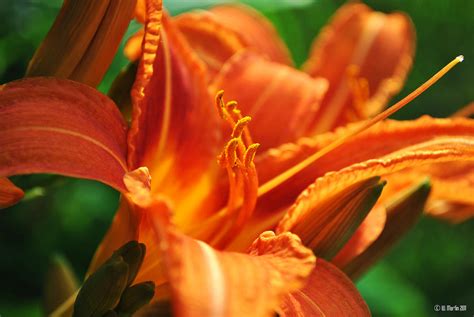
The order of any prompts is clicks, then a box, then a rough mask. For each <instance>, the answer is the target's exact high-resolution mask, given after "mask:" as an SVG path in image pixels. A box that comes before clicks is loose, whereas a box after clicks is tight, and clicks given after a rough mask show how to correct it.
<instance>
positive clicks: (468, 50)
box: [0, 0, 474, 317]
mask: <svg viewBox="0 0 474 317" xmlns="http://www.w3.org/2000/svg"><path fill="white" fill-rule="evenodd" d="M221 2H224V1H218V0H187V1H185V0H181V1H173V0H168V1H165V4H166V7H167V9H168V10H169V11H170V12H171V14H178V13H180V12H183V11H186V10H189V9H191V8H195V7H201V8H205V7H206V6H209V5H212V4H216V3H221ZM243 2H245V3H248V4H251V5H252V6H254V7H255V8H257V9H258V10H260V11H261V12H263V13H264V14H265V15H266V16H267V17H269V18H270V19H271V20H272V21H273V22H274V24H275V25H276V27H277V29H278V31H279V32H280V34H281V35H282V37H283V38H284V39H285V41H286V42H287V44H288V46H289V48H290V50H291V52H292V54H293V57H294V59H295V62H296V63H297V64H298V65H299V64H301V63H302V62H303V61H304V60H305V58H306V55H307V52H308V50H309V48H310V45H311V42H312V39H313V38H314V36H315V35H317V34H318V31H319V30H320V29H321V27H322V26H323V25H324V24H325V23H326V22H327V20H328V18H329V17H330V16H331V15H332V14H333V13H334V12H335V10H336V9H337V8H338V7H339V6H340V5H341V4H343V1H336V0H254V1H252V0H247V1H243ZM365 2H366V3H367V4H369V5H370V6H372V7H373V8H375V9H377V10H381V11H386V12H388V11H394V10H397V11H404V12H406V13H408V14H409V15H410V16H411V17H412V19H413V22H414V24H415V26H416V29H417V37H418V43H417V52H416V58H415V63H414V68H413V70H412V72H411V74H410V75H409V77H408V81H407V84H406V86H405V89H404V90H403V91H402V92H401V94H400V95H401V96H403V95H405V94H407V93H408V92H409V91H411V90H412V89H414V88H416V87H417V86H418V85H419V84H420V83H422V82H423V81H424V80H425V79H427V78H428V77H429V76H430V75H432V74H433V73H434V72H436V71H437V70H438V69H439V68H440V67H442V66H443V65H445V64H446V63H447V62H448V61H450V60H451V59H452V58H453V57H455V56H456V55H458V54H464V55H465V57H466V60H465V62H464V63H463V64H462V65H460V66H458V67H456V69H455V70H453V71H452V72H450V73H449V74H448V75H447V76H446V77H445V78H443V79H442V80H441V81H440V82H439V83H437V84H436V85H435V86H434V87H433V88H431V89H430V90H429V91H428V92H426V93H424V94H423V96H421V97H420V98H418V99H417V100H415V101H414V102H412V103H411V105H410V106H409V107H407V108H405V109H404V110H403V111H400V112H399V113H397V114H396V117H397V118H398V119H407V118H416V117H418V116H420V115H421V114H431V115H433V116H447V115H449V114H451V113H452V112H454V111H455V110H457V109H459V108H460V107H462V106H464V105H466V104H467V103H469V102H470V101H472V100H474V89H472V85H473V83H474V16H473V12H474V1H472V0H450V1H446V0H439V1H435V0H410V1H406V0H405V1H403V0H383V1H382V0H378V1H377V0H371V1H365ZM61 3H62V1H61V0H3V1H2V5H1V6H0V19H1V21H2V28H1V29H0V82H1V83H5V82H8V81H11V80H14V79H18V78H21V77H22V76H23V74H24V71H25V69H26V66H27V63H28V60H29V59H30V58H31V56H32V54H33V52H34V50H35V47H37V46H38V44H39V43H40V42H41V40H42V38H43V37H44V36H45V34H46V32H47V31H48V29H49V27H50V26H51V24H52V22H53V20H54V17H55V15H56V14H57V12H58V10H59V7H60V6H61ZM138 27H139V26H138V25H137V24H132V25H131V27H130V29H129V32H128V35H130V34H132V33H133V32H134V31H136V30H137V29H138ZM381 62H382V63H383V61H381ZM124 65H126V60H125V58H124V57H123V55H122V53H121V52H119V53H118V54H117V57H116V58H115V60H114V63H113V65H112V67H111V69H110V71H109V72H108V74H107V75H106V78H105V79H104V81H103V83H102V84H101V86H100V87H99V89H101V90H102V91H104V92H105V91H107V89H108V87H109V85H110V83H111V80H112V79H113V78H114V76H115V75H116V74H117V73H118V71H119V70H120V69H121V68H122V67H123V66H124ZM395 99H397V98H395ZM14 182H15V183H17V184H18V185H20V186H21V187H22V188H24V189H26V193H27V195H26V198H25V200H24V201H23V202H22V203H20V204H19V205H17V206H14V207H12V208H9V209H7V210H2V212H1V213H0V254H2V261H1V262H0V273H1V279H0V281H1V287H0V315H1V316H2V317H15V316H18V317H24V316H40V315H41V309H40V294H41V287H42V286H41V285H42V279H43V277H44V273H45V270H46V268H47V266H48V263H49V259H50V258H51V256H52V255H53V254H54V253H61V254H63V255H64V256H65V257H66V258H68V259H69V260H70V261H71V262H72V264H73V267H74V269H75V271H76V273H77V274H78V276H82V275H83V274H84V272H85V269H86V267H87V265H88V262H89V261H90V258H91V256H92V254H93V252H94V250H95V248H96V246H97V244H98V243H99V241H100V240H101V237H102V236H103V234H104V232H105V230H106V229H107V227H108V225H109V224H110V221H111V218H112V216H113V213H114V211H115V208H116V206H117V202H118V194H117V193H116V192H115V191H114V190H112V189H110V188H108V187H106V186H104V185H101V184H99V183H95V182H91V181H83V180H76V179H70V178H64V177H57V176H52V175H35V176H19V177H15V178H14ZM473 232H474V221H472V220H471V221H468V222H466V223H463V224H461V225H457V226H452V225H449V224H446V223H443V222H440V221H437V220H434V219H429V218H424V219H422V221H421V222H420V223H419V224H418V226H417V227H416V228H415V229H414V230H413V231H412V232H411V233H409V234H408V235H407V236H406V237H405V238H404V239H403V240H402V241H401V243H399V244H398V245H397V246H396V247H395V248H394V249H393V250H392V251H391V252H390V254H388V255H387V256H386V257H385V258H384V259H383V260H382V261H381V262H380V263H379V264H378V265H377V266H375V267H374V268H373V270H372V271H370V272H369V273H368V274H367V275H366V276H365V277H363V278H362V279H361V280H360V281H359V282H358V283H357V286H358V287H359V289H360V291H361V292H362V294H363V296H364V298H365V299H366V300H367V302H368V304H369V306H370V307H371V310H372V312H373V314H374V316H432V315H434V311H433V305H435V304H440V305H442V304H450V305H454V304H458V305H459V304H464V305H468V310H469V311H470V312H469V313H468V314H467V315H469V316H471V315H472V314H473V312H474V234H473ZM445 315H446V313H445V314H443V316H445ZM461 315H462V313H457V314H456V316H461Z"/></svg>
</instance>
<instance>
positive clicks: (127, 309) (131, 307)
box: [116, 282, 155, 317]
mask: <svg viewBox="0 0 474 317" xmlns="http://www.w3.org/2000/svg"><path fill="white" fill-rule="evenodd" d="M154 295H155V283H153V282H143V283H139V284H136V285H133V286H131V287H129V288H127V289H126V290H125V291H124V292H123V294H122V298H121V300H120V303H119V304H118V306H117V308H116V311H117V312H118V313H119V316H120V317H126V316H132V315H133V314H134V313H135V312H136V311H137V310H138V309H140V308H141V307H143V306H144V305H146V304H148V303H149V302H150V301H151V299H152V298H153V296H154Z"/></svg>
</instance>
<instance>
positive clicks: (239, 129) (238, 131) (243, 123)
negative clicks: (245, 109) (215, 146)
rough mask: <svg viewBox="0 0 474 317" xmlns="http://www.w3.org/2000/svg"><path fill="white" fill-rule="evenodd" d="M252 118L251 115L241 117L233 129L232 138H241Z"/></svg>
mask: <svg viewBox="0 0 474 317" xmlns="http://www.w3.org/2000/svg"><path fill="white" fill-rule="evenodd" d="M251 120H252V118H251V117H249V116H246V117H243V118H242V119H239V120H238V121H237V123H236V124H235V126H234V129H233V130H232V138H240V137H241V136H242V133H243V132H244V129H245V128H246V127H247V125H248V124H249V122H250V121H251Z"/></svg>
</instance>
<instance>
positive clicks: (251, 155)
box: [244, 143, 260, 168]
mask: <svg viewBox="0 0 474 317" xmlns="http://www.w3.org/2000/svg"><path fill="white" fill-rule="evenodd" d="M259 146H260V144H259V143H254V144H251V145H250V146H249V147H248V149H247V151H245V154H244V165H245V167H246V168H250V167H251V165H252V163H253V160H254V159H255V154H256V153H257V149H258V148H259Z"/></svg>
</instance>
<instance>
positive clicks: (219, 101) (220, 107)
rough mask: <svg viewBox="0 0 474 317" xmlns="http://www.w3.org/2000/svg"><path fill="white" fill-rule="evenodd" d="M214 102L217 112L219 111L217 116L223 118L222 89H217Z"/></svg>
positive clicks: (224, 117)
mask: <svg viewBox="0 0 474 317" xmlns="http://www.w3.org/2000/svg"><path fill="white" fill-rule="evenodd" d="M215 103H216V108H217V113H219V116H220V117H221V118H222V119H224V120H225V119H226V115H225V113H224V90H219V91H218V92H217V93H216V99H215Z"/></svg>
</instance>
